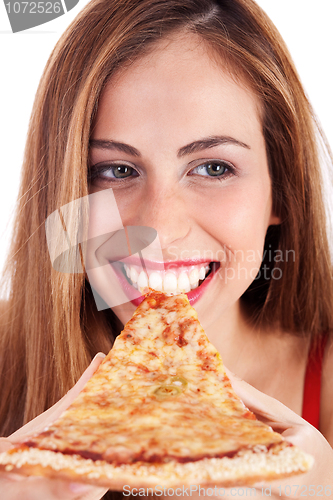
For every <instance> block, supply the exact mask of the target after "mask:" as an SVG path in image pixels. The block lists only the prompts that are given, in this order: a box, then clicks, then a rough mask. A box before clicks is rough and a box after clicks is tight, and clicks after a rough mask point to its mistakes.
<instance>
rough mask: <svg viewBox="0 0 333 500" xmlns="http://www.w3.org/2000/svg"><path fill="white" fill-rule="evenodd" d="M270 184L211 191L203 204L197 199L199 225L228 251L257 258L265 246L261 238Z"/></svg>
mask: <svg viewBox="0 0 333 500" xmlns="http://www.w3.org/2000/svg"><path fill="white" fill-rule="evenodd" d="M271 206H272V203H271V192H270V184H268V185H267V184H265V185H261V184H258V185H256V186H252V188H251V189H249V188H248V187H247V188H246V189H245V188H243V187H242V186H239V187H237V189H236V188H234V187H230V189H229V188H226V189H223V190H221V193H215V194H211V196H209V197H206V199H205V201H204V203H200V200H197V201H196V204H195V207H196V208H195V212H196V219H197V221H198V223H199V225H200V226H201V227H204V228H205V231H206V232H207V233H209V234H210V235H211V236H213V238H214V239H215V240H216V241H217V242H219V244H220V245H223V246H226V247H227V248H228V249H229V250H231V251H236V250H242V251H243V252H244V253H246V252H249V253H251V254H252V253H253V252H255V253H256V254H257V255H258V256H257V260H259V261H261V258H260V257H259V255H260V253H261V252H262V249H263V246H264V240H265V236H266V232H267V228H268V225H269V220H270V214H271Z"/></svg>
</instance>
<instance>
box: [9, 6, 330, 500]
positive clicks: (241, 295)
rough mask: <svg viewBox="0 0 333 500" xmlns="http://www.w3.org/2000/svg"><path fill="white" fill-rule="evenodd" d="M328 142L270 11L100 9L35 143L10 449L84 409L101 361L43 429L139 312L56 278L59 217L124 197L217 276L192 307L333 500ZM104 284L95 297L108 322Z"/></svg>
mask: <svg viewBox="0 0 333 500" xmlns="http://www.w3.org/2000/svg"><path fill="white" fill-rule="evenodd" d="M316 130H317V129H316V127H315V122H314V120H313V118H312V112H311V108H310V105H309V103H308V101H307V99H306V97H305V95H304V92H303V89H302V87H301V85H300V82H299V79H298V76H297V74H296V71H295V69H294V66H293V64H292V62H291V59H290V56H289V55H288V52H287V50H286V47H285V45H284V43H283V41H282V40H281V38H280V36H279V34H278V33H277V32H276V29H275V28H274V26H273V25H272V23H271V22H270V21H269V20H268V19H267V17H266V16H265V14H264V13H263V12H262V11H261V9H259V7H258V6H257V5H256V4H255V3H254V2H252V0H232V1H231V0H224V1H213V0H204V1H202V0H200V1H199V0H198V1H195V0H187V1H178V0H167V1H158V0H150V1H148V0H147V1H146V0H143V1H140V2H133V1H127V2H121V1H112V2H106V1H105V0H103V1H93V2H92V3H91V4H89V5H88V6H87V7H86V8H85V9H84V11H83V12H82V13H81V14H80V15H79V17H78V18H77V19H76V21H74V23H73V25H72V26H71V27H70V28H69V29H68V31H67V32H66V33H65V35H64V36H63V37H62V39H61V40H60V42H59V43H58V45H57V46H56V48H55V50H54V52H53V54H52V55H51V58H50V60H49V62H48V64H47V67H46V69H45V73H44V76H43V78H42V81H41V84H40V87H39V89H38V93H37V97H36V102H35V106H34V111H33V116H32V121H31V125H30V131H29V135H28V141H27V148H26V154H25V163H24V170H23V178H22V187H21V194H20V202H19V207H18V212H17V217H16V224H15V231H14V235H15V236H14V241H13V246H12V250H11V255H12V257H11V259H10V260H9V262H8V265H7V271H6V276H7V279H8V287H9V291H10V296H9V303H7V304H5V306H4V312H3V316H2V318H3V320H2V336H1V352H3V353H6V355H5V356H4V357H3V359H2V360H1V363H2V364H1V380H4V381H5V383H4V384H3V387H4V389H3V391H2V398H1V403H0V405H1V406H0V408H1V410H0V415H1V428H2V433H3V435H4V436H9V435H10V434H12V433H13V432H14V431H16V430H17V429H19V428H21V429H20V430H18V431H17V433H16V434H15V435H14V436H10V438H8V439H7V440H6V439H4V440H2V443H1V445H2V447H3V449H5V448H7V447H9V446H10V445H11V443H13V442H15V439H19V437H20V436H23V435H28V434H29V433H31V432H35V431H36V430H37V429H38V428H40V427H42V426H45V425H46V424H47V423H48V422H49V421H50V420H52V419H54V418H55V417H56V416H57V415H58V414H59V412H60V411H62V410H63V408H64V407H66V406H67V405H68V404H70V402H71V401H72V399H73V397H74V395H75V394H76V393H77V392H78V391H79V390H80V389H81V388H82V386H83V384H84V382H85V381H86V380H87V378H89V377H90V376H91V375H92V373H93V372H94V370H95V369H96V367H97V365H98V363H99V361H100V358H96V359H95V360H94V361H93V362H92V364H91V365H90V366H89V368H88V369H87V371H86V372H85V373H84V375H83V378H81V379H80V381H79V382H78V383H77V385H76V386H75V388H74V389H73V390H72V391H71V392H70V393H69V394H67V395H66V396H65V398H64V399H63V400H62V401H61V402H60V403H57V404H56V405H55V406H54V407H53V408H51V409H50V410H48V412H46V413H44V414H42V413H43V412H45V410H47V408H49V407H51V406H52V405H54V404H55V403H56V402H57V401H58V400H59V399H60V398H61V397H62V396H63V395H64V394H65V393H66V392H67V391H68V390H69V389H70V388H71V387H72V386H73V385H74V384H75V383H76V382H77V380H78V379H79V377H80V375H81V374H82V372H83V371H84V370H85V368H86V367H87V366H88V364H89V362H90V360H91V359H92V358H93V357H94V355H95V354H96V353H97V352H99V351H101V352H107V351H108V350H109V349H110V347H111V345H112V340H113V338H114V335H116V334H117V332H119V330H120V327H121V325H120V322H122V323H124V322H125V321H127V320H128V319H129V317H130V316H131V314H132V313H133V311H134V310H135V306H134V304H132V303H131V302H128V303H127V304H125V305H124V304H122V305H120V306H119V307H113V309H114V311H113V312H112V311H111V310H110V309H106V310H100V311H98V310H97V308H96V304H95V297H96V294H95V292H93V291H92V290H91V287H90V285H89V283H88V281H87V280H86V275H85V274H84V273H83V272H82V273H61V272H59V270H58V271H57V270H55V269H52V264H51V261H50V257H49V253H48V248H47V242H46V238H45V230H44V223H45V220H46V218H47V217H48V216H49V215H50V214H52V213H53V212H54V211H56V210H58V209H59V208H60V207H63V206H64V205H66V204H68V203H70V202H71V201H73V200H77V199H79V198H82V197H84V196H86V195H87V194H91V195H92V194H96V193H97V195H98V196H100V193H104V192H106V189H109V188H111V189H112V190H113V193H114V196H115V200H116V204H117V208H118V210H119V214H120V217H121V220H122V223H123V225H124V226H150V227H153V228H155V229H156V230H157V233H158V235H159V240H160V245H161V250H162V253H163V258H164V260H165V262H166V268H167V269H166V271H168V268H172V267H173V271H174V274H176V276H177V277H178V278H179V275H180V274H181V273H182V272H184V273H185V274H186V273H187V275H188V279H189V280H190V274H191V271H192V270H193V269H194V268H195V267H196V262H198V261H200V263H204V264H205V265H207V266H208V270H209V271H210V278H209V280H208V277H207V278H206V279H207V281H206V280H204V281H203V283H202V284H201V285H200V286H198V285H199V283H198V282H197V283H195V280H193V279H192V284H194V288H193V291H192V292H190V293H189V295H191V294H192V295H191V297H192V300H193V302H194V305H195V308H196V309H197V311H198V314H199V318H200V320H201V321H202V323H203V326H204V328H205V329H206V331H207V334H208V336H209V338H210V339H211V341H212V342H213V343H214V344H215V345H216V347H217V348H218V349H219V350H220V351H221V354H222V357H223V359H224V362H225V364H226V366H227V367H229V368H230V369H231V370H232V371H233V372H235V373H236V374H237V375H238V376H239V377H241V378H242V379H244V380H245V381H246V382H248V383H250V384H251V385H252V386H254V387H255V389H254V388H253V387H251V386H248V385H247V384H246V383H245V382H242V381H240V380H238V379H237V378H232V380H233V384H234V387H235V390H236V392H237V393H238V394H239V395H240V396H241V397H242V399H243V401H244V402H245V404H246V405H247V406H249V408H250V409H251V410H252V411H254V412H255V413H256V414H257V415H258V416H259V417H260V418H262V419H263V420H265V421H268V422H270V423H271V425H272V426H273V427H274V428H276V429H278V430H279V431H284V433H285V435H286V437H288V438H290V439H291V440H292V441H293V442H297V444H299V445H300V446H301V447H302V448H303V449H305V450H306V451H309V452H311V453H312V454H313V455H314V456H315V459H316V465H315V466H314V468H313V470H312V471H311V472H310V473H308V474H307V475H305V476H303V477H301V476H300V478H299V479H298V482H299V484H302V485H303V486H304V487H306V488H309V485H330V484H332V481H333V480H332V477H331V476H330V474H331V472H330V471H332V470H333V469H332V464H333V452H332V449H331V447H330V445H329V444H328V442H327V441H326V440H325V439H324V437H323V436H325V437H326V438H327V440H328V441H329V442H330V444H331V445H332V443H333V428H332V423H331V422H332V418H331V415H332V405H331V403H330V402H331V400H332V389H331V387H330V378H331V377H332V374H331V368H330V365H331V363H330V360H331V359H332V356H333V354H332V349H331V348H330V346H331V336H330V332H331V331H332V326H333V314H332V307H331V304H332V301H333V286H332V281H331V280H330V279H329V277H330V275H331V260H330V253H329V246H328V237H327V233H326V225H325V210H324V206H323V201H322V186H321V172H320V165H319V153H318V150H317V143H316ZM89 144H90V146H91V147H90V150H89ZM212 178H214V179H212ZM99 214H101V216H100V217H99ZM95 216H96V217H95ZM107 216H108V214H107V213H106V211H105V210H104V213H103V205H102V206H101V205H98V204H97V208H96V211H95V212H93V213H92V214H91V216H90V222H89V224H90V227H89V231H90V234H93V235H94V228H95V227H96V224H97V222H95V224H93V223H92V220H95V221H99V220H101V217H102V218H103V217H107ZM74 219H75V218H74V217H72V222H73V223H74V224H75V220H74ZM184 252H187V253H184ZM88 259H89V249H88ZM196 259H197V260H196ZM156 260H157V259H154V258H151V259H150V261H151V266H150V267H151V269H150V271H154V270H155V271H156V269H155V268H154V262H155V261H156ZM261 261H262V262H261ZM155 263H156V262H155ZM260 266H261V268H260ZM132 267H133V268H134V271H140V269H139V270H137V269H135V265H134V264H133V265H132ZM259 268H260V270H259ZM134 271H132V270H130V272H129V277H128V279H127V278H126V280H127V283H128V286H127V285H126V287H127V288H130V289H132V288H134V287H133V284H135V282H136V281H135V280H136V275H135V272H134ZM140 272H141V271H140ZM87 274H88V277H89V271H88V272H87ZM123 274H124V270H123ZM148 274H149V273H148ZM157 274H158V273H157ZM166 274H167V273H165V274H163V273H160V275H159V278H157V279H159V280H160V282H162V286H163V285H164V286H166V281H167V277H166ZM257 274H258V278H257V279H255V278H256V275H257ZM124 276H125V274H124ZM89 278H90V277H89ZM143 278H144V277H143ZM192 278H193V277H192ZM103 279H104V278H103V277H100V278H98V277H97V280H96V279H95V278H94V276H93V275H91V278H90V281H91V284H92V286H93V288H94V289H95V291H97V292H100V294H101V296H102V298H104V300H106V302H108V297H107V296H103V295H104V293H105V292H104V287H103ZM205 282H206V284H205ZM177 283H178V282H177ZM207 283H208V285H207ZM201 287H203V288H201ZM196 290H197V291H196ZM94 294H95V295H94ZM108 303H109V304H110V302H108ZM114 312H115V313H116V314H117V316H118V318H119V319H117V317H116V316H115V314H114ZM119 320H120V321H119ZM324 341H326V347H325V359H324V365H323V377H322V395H321V401H320V422H319V423H318V426H319V428H320V431H321V432H322V434H321V433H319V432H318V431H316V430H315V429H313V428H312V427H311V426H310V425H308V424H305V423H304V421H303V420H302V419H301V418H300V415H302V414H303V415H304V413H302V410H303V408H302V401H303V385H304V378H305V374H306V371H307V363H308V359H310V365H309V366H311V363H312V364H313V362H314V361H313V362H312V357H311V356H312V354H311V353H312V352H313V349H314V348H316V347H318V349H319V351H320V350H322V349H323V345H324ZM319 351H318V352H319ZM314 356H315V358H314V359H315V361H317V360H318V355H314ZM231 376H232V375H231ZM310 383H311V382H310ZM319 387H320V384H319ZM257 389H259V391H262V392H259V391H258V390H257ZM316 390H317V389H316V388H315V391H316ZM263 393H266V394H267V395H266V394H263ZM307 397H308V396H307ZM281 402H282V403H284V404H285V405H286V406H289V408H290V409H288V408H286V407H285V406H283V405H282V404H281ZM312 406H313V404H312ZM318 410H319V405H318ZM40 414H42V415H40ZM37 415H40V416H39V417H38V419H37V420H36V421H34V422H32V423H30V424H27V426H26V427H23V428H22V426H23V425H24V424H26V423H27V422H29V421H30V420H31V419H33V418H34V417H36V416H37ZM305 416H306V415H305ZM2 481H3V491H6V494H7V498H16V497H15V496H14V495H18V494H19V493H20V492H21V491H24V492H25V495H26V496H27V497H28V495H30V498H100V497H101V496H102V494H103V491H101V490H100V489H94V488H90V489H88V490H84V489H83V490H82V491H81V493H79V486H78V485H71V486H68V485H66V484H64V483H60V482H57V481H47V480H43V479H40V478H39V479H36V478H35V479H33V480H31V479H29V480H21V481H17V480H15V478H13V477H12V476H11V475H10V474H7V475H3V476H2ZM288 484H291V483H290V482H288V481H285V482H281V483H280V485H282V486H281V487H282V488H283V487H284V486H286V485H288ZM283 485H284V486H283ZM5 488H6V489H5ZM280 491H282V493H284V490H283V489H282V490H280ZM303 491H304V490H303ZM306 491H308V490H306ZM7 492H8V493H7ZM272 493H273V495H276V497H278V496H279V490H278V489H277V487H276V486H275V487H273V486H272ZM301 493H302V492H301V490H299V491H298V493H297V494H296V498H297V495H298V496H299V495H301ZM10 495H12V496H10ZM89 495H90V496H89ZM273 495H272V496H273ZM236 498H237V497H236Z"/></svg>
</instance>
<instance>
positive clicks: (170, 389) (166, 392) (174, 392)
mask: <svg viewBox="0 0 333 500" xmlns="http://www.w3.org/2000/svg"><path fill="white" fill-rule="evenodd" d="M181 392H182V391H181V389H180V388H179V387H176V386H174V385H161V387H158V388H157V389H156V390H155V391H154V394H155V396H157V397H158V398H168V397H172V396H178V395H179V394H180V393H181Z"/></svg>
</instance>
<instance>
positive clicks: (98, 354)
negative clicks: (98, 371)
mask: <svg viewBox="0 0 333 500" xmlns="http://www.w3.org/2000/svg"><path fill="white" fill-rule="evenodd" d="M96 358H102V359H104V358H105V354H104V352H98V353H97V354H96V356H95V357H94V359H93V361H95V359H96Z"/></svg>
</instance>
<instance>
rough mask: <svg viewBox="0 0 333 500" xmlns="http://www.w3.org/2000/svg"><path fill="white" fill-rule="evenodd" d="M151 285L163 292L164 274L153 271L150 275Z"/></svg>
mask: <svg viewBox="0 0 333 500" xmlns="http://www.w3.org/2000/svg"><path fill="white" fill-rule="evenodd" d="M149 286H150V288H153V289H154V290H156V291H158V292H161V291H162V289H163V280H162V276H161V275H160V274H159V273H156V272H152V273H151V275H150V276H149Z"/></svg>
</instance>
